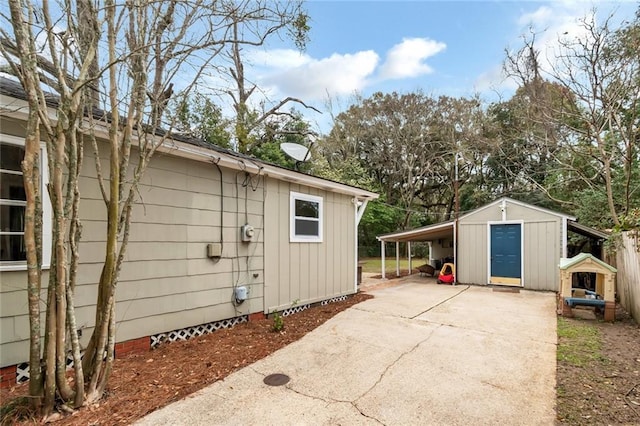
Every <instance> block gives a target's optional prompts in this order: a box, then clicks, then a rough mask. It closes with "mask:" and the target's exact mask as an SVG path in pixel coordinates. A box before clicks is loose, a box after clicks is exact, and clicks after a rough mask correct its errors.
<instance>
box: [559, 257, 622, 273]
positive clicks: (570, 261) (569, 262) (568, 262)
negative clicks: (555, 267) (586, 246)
mask: <svg viewBox="0 0 640 426" xmlns="http://www.w3.org/2000/svg"><path fill="white" fill-rule="evenodd" d="M584 262H593V263H595V264H597V265H599V266H601V267H603V268H606V269H608V270H609V271H611V272H617V271H618V270H617V269H616V268H614V267H613V266H611V265H609V264H608V263H605V262H603V261H602V260H600V259H598V258H597V257H595V256H594V255H592V254H591V253H580V254H578V255H576V256H573V257H571V258H562V259H560V269H562V270H565V269H569V268H571V267H573V266H577V265H579V264H581V263H584Z"/></svg>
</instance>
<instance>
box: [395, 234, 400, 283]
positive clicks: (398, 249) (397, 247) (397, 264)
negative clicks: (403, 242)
mask: <svg viewBox="0 0 640 426" xmlns="http://www.w3.org/2000/svg"><path fill="white" fill-rule="evenodd" d="M399 276H400V241H396V277H399Z"/></svg>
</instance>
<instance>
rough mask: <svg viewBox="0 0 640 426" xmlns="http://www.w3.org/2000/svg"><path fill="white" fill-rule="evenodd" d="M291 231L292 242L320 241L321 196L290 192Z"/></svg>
mask: <svg viewBox="0 0 640 426" xmlns="http://www.w3.org/2000/svg"><path fill="white" fill-rule="evenodd" d="M290 200H291V207H290V215H291V231H290V241H291V242H293V243H303V242H311V243H321V242H322V197H317V196H315V195H309V194H301V193H299V192H291V195H290Z"/></svg>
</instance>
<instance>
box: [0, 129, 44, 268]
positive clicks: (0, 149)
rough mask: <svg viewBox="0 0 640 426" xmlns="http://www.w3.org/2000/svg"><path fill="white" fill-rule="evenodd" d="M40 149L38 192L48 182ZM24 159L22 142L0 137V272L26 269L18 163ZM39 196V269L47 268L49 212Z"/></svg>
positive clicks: (23, 196) (22, 190) (24, 201)
mask: <svg viewBox="0 0 640 426" xmlns="http://www.w3.org/2000/svg"><path fill="white" fill-rule="evenodd" d="M45 155H46V152H45V150H44V149H43V148H41V150H40V173H41V182H40V187H41V189H42V188H44V184H45V183H46V182H47V181H48V179H47V173H46V169H45V168H44V167H43V165H45V164H46V161H45V158H44V156H45ZM23 158H24V141H23V140H22V139H19V138H16V137H13V136H8V135H0V269H1V270H21V269H25V268H26V259H27V250H26V245H25V238H24V223H25V211H26V206H27V197H26V193H25V188H24V181H23V177H22V167H21V165H20V164H21V162H22V159H23ZM43 192H44V191H41V194H42V206H43V210H44V212H43V224H42V232H43V241H42V242H43V256H42V263H43V266H48V264H49V258H50V255H49V253H50V248H49V245H50V242H51V219H50V218H51V209H50V206H49V202H48V197H47V194H45V193H43Z"/></svg>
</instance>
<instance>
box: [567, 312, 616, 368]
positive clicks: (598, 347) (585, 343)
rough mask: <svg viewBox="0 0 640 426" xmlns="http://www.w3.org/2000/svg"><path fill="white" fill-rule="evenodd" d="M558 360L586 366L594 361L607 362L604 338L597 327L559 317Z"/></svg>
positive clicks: (577, 365)
mask: <svg viewBox="0 0 640 426" xmlns="http://www.w3.org/2000/svg"><path fill="white" fill-rule="evenodd" d="M557 357H558V362H564V363H567V364H570V365H574V366H576V367H586V366H588V365H589V364H591V363H593V362H606V361H607V359H606V357H605V356H604V355H603V354H602V338H601V336H600V331H599V330H598V328H597V327H595V326H594V325H592V324H589V323H587V322H581V321H578V320H575V319H574V320H570V319H566V318H562V317H560V318H558V351H557Z"/></svg>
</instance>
